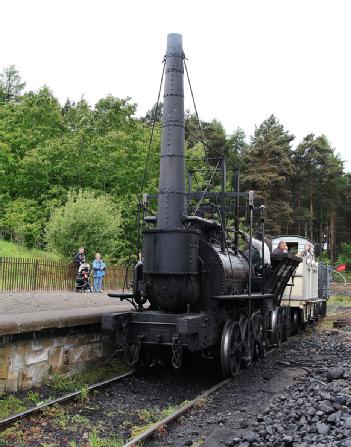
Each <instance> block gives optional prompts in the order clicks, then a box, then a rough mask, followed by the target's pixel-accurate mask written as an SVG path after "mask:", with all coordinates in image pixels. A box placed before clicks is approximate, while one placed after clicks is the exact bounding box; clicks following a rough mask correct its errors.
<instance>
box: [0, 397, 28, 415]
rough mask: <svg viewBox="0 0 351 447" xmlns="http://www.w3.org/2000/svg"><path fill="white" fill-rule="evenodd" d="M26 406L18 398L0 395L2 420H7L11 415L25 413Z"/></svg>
mask: <svg viewBox="0 0 351 447" xmlns="http://www.w3.org/2000/svg"><path fill="white" fill-rule="evenodd" d="M25 409H26V406H25V405H24V403H23V402H22V400H20V399H18V397H16V396H14V395H12V394H9V395H4V394H0V419H5V418H7V417H8V416H10V415H11V414H14V413H19V412H21V411H24V410H25Z"/></svg>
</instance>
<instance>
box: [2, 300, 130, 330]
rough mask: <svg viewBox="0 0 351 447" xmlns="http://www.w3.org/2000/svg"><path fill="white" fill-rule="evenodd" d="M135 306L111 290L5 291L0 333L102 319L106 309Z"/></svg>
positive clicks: (61, 326) (107, 311) (48, 327)
mask: <svg viewBox="0 0 351 447" xmlns="http://www.w3.org/2000/svg"><path fill="white" fill-rule="evenodd" d="M131 308H132V306H131V304H130V303H128V302H121V301H119V300H118V299H114V298H110V297H108V296H107V293H102V294H90V293H75V292H66V293H64V292H60V293H56V292H1V293H0V336H2V335H13V334H20V333H27V332H37V331H41V330H44V329H51V328H64V327H73V326H81V325H89V324H95V323H100V321H101V316H102V315H104V314H106V313H113V312H123V311H128V310H130V309H131Z"/></svg>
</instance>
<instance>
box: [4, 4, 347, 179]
mask: <svg viewBox="0 0 351 447" xmlns="http://www.w3.org/2000/svg"><path fill="white" fill-rule="evenodd" d="M350 21H351V2H350V1H348V0H330V1H324V0H240V1H239V0H228V1H226V0H216V1H208V0H192V1H191V0H187V1H184V0H173V1H172V2H171V1H169V0H148V1H146V0H114V1H113V0H99V1H98V0H70V1H68V0H60V1H58V0H11V1H9V0H0V69H2V68H3V67H5V66H8V65H10V64H14V65H16V67H17V68H18V70H19V71H20V73H21V75H22V78H23V80H25V81H26V82H27V89H30V90H36V89H38V88H39V87H40V86H42V85H43V84H47V85H48V86H49V87H50V88H51V89H52V90H53V92H54V94H55V95H56V96H58V97H59V99H60V101H61V102H64V101H65V99H66V98H67V97H69V98H71V99H73V100H78V99H79V98H80V97H81V96H82V95H84V97H85V98H86V99H87V100H88V101H89V102H90V103H92V104H93V103H94V102H96V101H97V100H98V99H99V98H101V97H103V96H104V95H106V94H107V93H111V94H113V95H115V96H118V97H126V96H131V97H132V99H133V101H134V102H136V103H138V114H140V115H141V114H144V113H145V112H146V110H148V109H149V108H151V106H152V105H153V104H154V103H155V102H156V98H157V91H158V86H159V81H160V76H161V68H162V64H161V61H162V58H163V55H164V52H165V46H166V35H167V34H168V33H170V32H178V33H181V34H183V42H184V50H185V54H186V56H187V58H188V59H189V61H188V68H189V72H190V78H191V81H192V85H193V89H194V92H195V98H196V101H197V106H198V111H199V114H200V118H201V119H203V120H211V119H212V118H216V119H218V120H220V121H221V122H222V123H223V124H224V126H225V128H226V131H227V132H228V133H231V132H232V131H234V130H235V129H236V127H237V126H240V127H242V128H243V129H244V130H245V132H246V134H247V136H250V135H252V133H253V131H254V127H255V124H260V123H261V122H262V121H263V120H264V119H265V118H267V117H268V116H269V115H270V114H271V113H274V114H275V115H276V116H277V117H278V118H279V120H280V121H281V123H282V124H283V125H284V126H285V128H286V129H287V130H289V131H290V132H291V133H293V134H295V135H296V140H295V144H297V143H298V142H299V141H300V140H301V139H302V138H303V137H304V136H305V135H306V134H307V133H310V132H313V133H315V134H317V135H318V134H320V133H324V134H326V135H327V137H328V138H329V140H330V142H331V144H332V145H333V146H334V147H335V148H336V150H337V152H339V153H340V154H341V157H342V158H343V159H344V160H347V161H348V162H347V165H346V166H347V169H348V170H349V171H351V161H350V160H351V147H350V146H351V144H350V128H349V124H350V108H351V93H350V92H351V90H350V84H351V68H350V67H351V63H350V52H351V51H350V48H351V45H350V44H351V25H350ZM187 106H188V107H189V108H191V107H190V106H191V102H190V98H189V96H188V101H187Z"/></svg>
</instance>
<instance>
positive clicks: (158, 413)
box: [130, 400, 189, 439]
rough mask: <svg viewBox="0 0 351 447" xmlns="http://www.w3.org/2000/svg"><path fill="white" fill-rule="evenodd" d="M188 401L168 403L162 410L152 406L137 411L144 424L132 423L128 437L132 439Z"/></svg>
mask: <svg viewBox="0 0 351 447" xmlns="http://www.w3.org/2000/svg"><path fill="white" fill-rule="evenodd" d="M188 403H189V401H188V400H186V401H184V402H182V403H181V404H179V405H169V406H168V407H165V408H163V409H162V410H161V409H160V408H158V407H153V408H146V409H143V410H139V411H137V415H138V417H139V418H140V419H141V420H142V421H143V422H146V424H145V425H134V426H133V427H132V428H131V433H130V437H131V438H132V439H133V438H135V437H136V436H139V435H140V434H141V433H144V431H146V430H148V429H149V428H150V427H152V426H153V425H154V424H156V423H157V422H159V421H162V419H164V418H166V417H167V416H170V415H171V414H173V413H174V412H175V411H177V410H179V408H181V407H183V406H184V405H186V404H188ZM160 430H161V431H163V430H164V428H162V427H161V428H160Z"/></svg>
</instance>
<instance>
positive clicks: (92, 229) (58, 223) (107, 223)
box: [46, 190, 121, 260]
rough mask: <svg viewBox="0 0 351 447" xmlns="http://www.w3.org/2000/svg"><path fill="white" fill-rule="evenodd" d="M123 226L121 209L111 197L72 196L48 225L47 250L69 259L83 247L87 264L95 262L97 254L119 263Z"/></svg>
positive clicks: (74, 194) (75, 193)
mask: <svg viewBox="0 0 351 447" xmlns="http://www.w3.org/2000/svg"><path fill="white" fill-rule="evenodd" d="M120 223H121V217H120V212H119V210H118V207H117V205H116V204H115V203H113V201H112V200H111V198H110V197H109V196H108V195H100V196H96V195H95V194H94V193H93V192H89V191H82V190H80V191H79V192H71V193H70V194H69V195H68V200H67V202H66V204H65V205H64V206H62V207H60V208H58V209H57V210H55V211H54V212H53V214H52V216H51V219H50V221H49V223H48V225H47V233H46V236H47V242H48V247H49V248H51V249H52V250H54V251H56V252H57V253H59V254H61V255H62V256H64V257H66V258H72V256H73V255H74V254H75V253H76V252H77V250H78V248H79V247H80V246H83V247H85V253H86V257H87V259H88V260H92V259H93V258H94V254H95V252H96V251H99V252H100V253H101V254H102V257H103V258H104V259H107V260H111V259H118V253H117V252H116V251H117V248H116V247H117V246H118V239H119V234H120Z"/></svg>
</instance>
